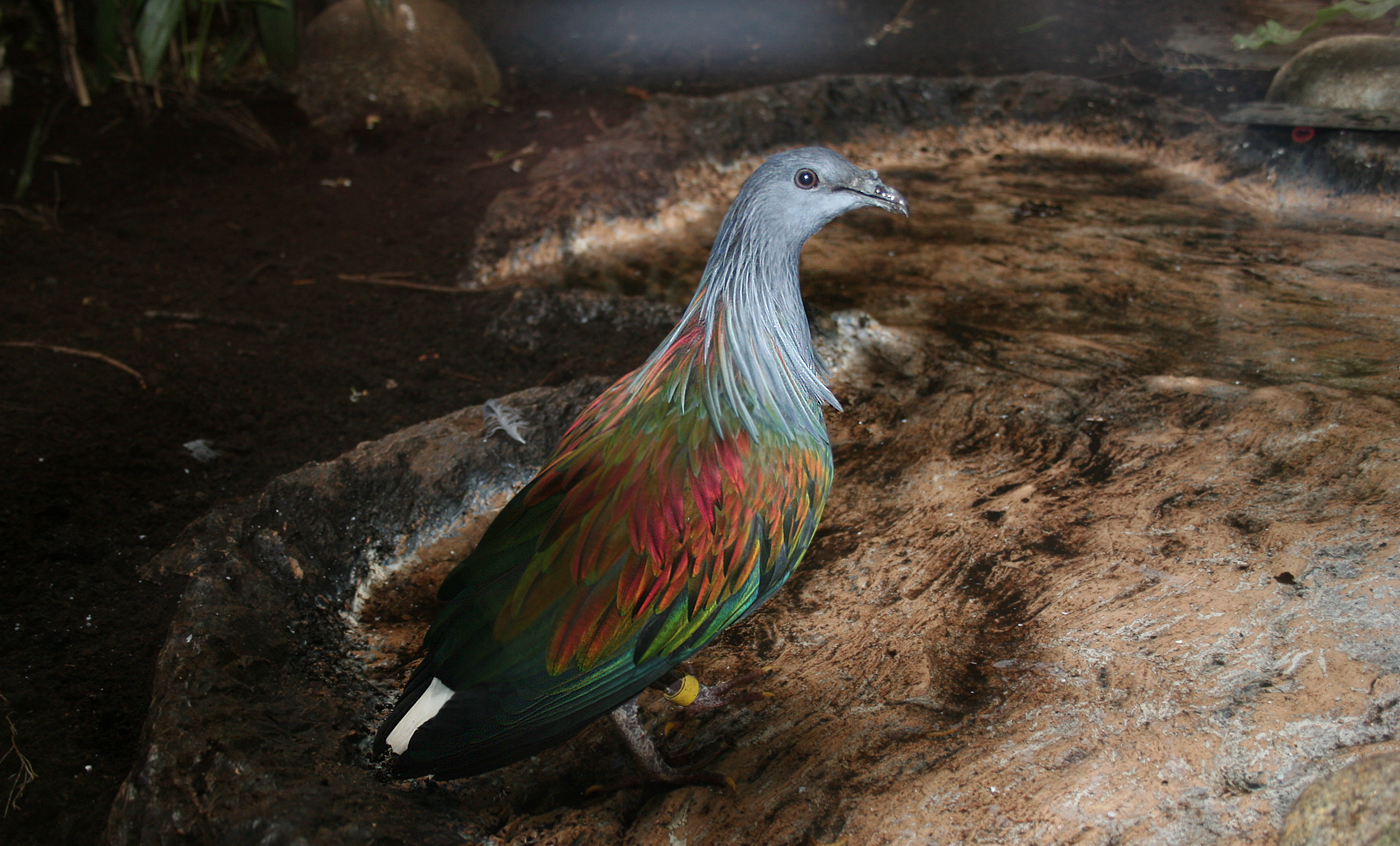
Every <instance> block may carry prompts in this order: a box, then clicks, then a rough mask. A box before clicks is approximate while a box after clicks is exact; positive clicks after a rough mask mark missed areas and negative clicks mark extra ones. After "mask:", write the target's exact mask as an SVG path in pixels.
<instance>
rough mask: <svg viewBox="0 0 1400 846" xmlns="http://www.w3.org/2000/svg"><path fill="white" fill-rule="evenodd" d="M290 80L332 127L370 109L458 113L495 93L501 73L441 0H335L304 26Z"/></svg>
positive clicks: (414, 116)
mask: <svg viewBox="0 0 1400 846" xmlns="http://www.w3.org/2000/svg"><path fill="white" fill-rule="evenodd" d="M292 88H293V90H294V91H296V93H297V96H298V100H299V102H300V104H301V107H302V109H303V110H305V111H306V113H307V114H308V115H309V116H310V117H311V120H312V122H313V123H315V124H317V125H318V126H322V127H325V128H328V129H333V130H334V129H341V128H345V127H348V126H350V125H352V124H357V123H360V122H362V121H364V120H365V119H366V118H367V117H369V116H371V115H376V116H379V117H381V118H384V117H390V116H397V117H403V118H408V119H410V120H437V119H442V118H452V117H458V116H461V115H464V114H467V113H468V112H470V111H472V110H474V109H477V108H480V107H481V106H482V105H484V104H486V103H487V102H489V101H490V100H491V98H493V97H495V96H496V93H497V92H498V91H499V90H500V88H501V75H500V71H498V70H497V69H496V63H495V61H494V60H493V59H492V58H491V54H490V52H488V51H487V49H486V45H485V44H483V43H482V42H481V39H480V38H478V37H477V35H476V33H475V32H473V31H472V29H471V27H470V26H468V25H467V22H466V21H464V20H462V18H461V16H460V15H458V14H457V13H456V12H455V11H453V10H452V8H451V7H449V6H448V5H447V4H446V3H443V2H441V0H390V2H389V3H387V4H386V5H385V6H382V7H381V6H380V5H379V4H377V3H375V2H373V0H339V2H337V3H335V4H333V5H332V6H330V7H329V8H327V9H326V10H325V11H324V12H322V13H321V14H319V15H317V16H316V18H315V19H314V20H313V21H311V23H310V24H309V25H308V26H307V27H306V35H305V38H304V40H303V43H302V48H301V61H300V66H299V67H298V69H297V72H296V76H295V77H294V78H293V80H292Z"/></svg>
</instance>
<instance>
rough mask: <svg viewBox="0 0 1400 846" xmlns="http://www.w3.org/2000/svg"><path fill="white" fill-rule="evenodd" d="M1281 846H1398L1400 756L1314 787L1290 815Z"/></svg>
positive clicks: (1375, 760)
mask: <svg viewBox="0 0 1400 846" xmlns="http://www.w3.org/2000/svg"><path fill="white" fill-rule="evenodd" d="M1279 846H1400V752H1391V753H1390V754H1387V755H1375V756H1373V757H1370V758H1366V759H1363V760H1361V761H1358V762H1356V763H1355V764H1352V765H1351V766H1349V767H1347V768H1346V769H1344V770H1341V771H1339V772H1336V773H1333V774H1332V775H1330V776H1328V777H1327V778H1324V779H1322V780H1321V781H1317V782H1314V783H1313V784H1312V785H1311V786H1309V787H1308V789H1307V790H1304V791H1303V794H1302V795H1301V796H1299V797H1298V801H1297V802H1296V803H1294V805H1293V810H1291V811H1289V812H1288V818H1287V819H1285V820H1284V822H1283V834H1282V835H1281V836H1280V837H1279Z"/></svg>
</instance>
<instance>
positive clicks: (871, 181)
mask: <svg viewBox="0 0 1400 846" xmlns="http://www.w3.org/2000/svg"><path fill="white" fill-rule="evenodd" d="M847 190H850V191H854V192H855V193H857V194H860V195H861V196H862V197H865V198H866V200H867V201H868V202H869V204H870V205H872V206H879V207H880V208H882V209H884V210H885V211H891V212H894V213H896V214H902V215H904V216H905V217H908V216H909V201H908V200H906V199H904V195H903V194H901V193H899V192H898V191H896V190H894V189H893V188H891V187H890V186H888V185H886V184H885V183H884V182H881V181H880V174H878V173H876V172H875V171H873V170H867V171H866V172H865V174H864V175H863V176H861V177H859V178H857V179H856V180H854V181H853V182H852V183H851V185H850V188H849V189H847Z"/></svg>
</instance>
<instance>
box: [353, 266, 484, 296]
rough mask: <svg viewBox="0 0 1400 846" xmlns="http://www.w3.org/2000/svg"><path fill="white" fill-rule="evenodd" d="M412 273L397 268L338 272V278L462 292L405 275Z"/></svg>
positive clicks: (446, 292)
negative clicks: (379, 270)
mask: <svg viewBox="0 0 1400 846" xmlns="http://www.w3.org/2000/svg"><path fill="white" fill-rule="evenodd" d="M412 275H413V274H411V273H404V272H402V271H397V270H386V271H384V272H383V273H337V274H336V278H337V279H339V280H340V281H342V282H363V283H364V284H366V285H389V286H391V287H394V288H412V289H414V290H416V291H441V292H442V293H444V294H460V293H462V289H461V288H454V287H453V286H451V285H429V284H428V283H426V282H410V281H408V280H407V279H405V278H404V277H406V276H412Z"/></svg>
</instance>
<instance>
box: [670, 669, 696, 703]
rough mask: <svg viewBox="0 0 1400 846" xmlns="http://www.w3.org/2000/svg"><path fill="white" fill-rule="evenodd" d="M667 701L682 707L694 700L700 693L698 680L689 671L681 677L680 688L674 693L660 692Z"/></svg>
mask: <svg viewBox="0 0 1400 846" xmlns="http://www.w3.org/2000/svg"><path fill="white" fill-rule="evenodd" d="M661 695H662V696H664V697H666V698H667V699H668V700H669V701H671V702H673V703H675V704H677V705H679V706H681V707H682V708H684V707H685V706H687V705H689V704H690V703H692V702H694V701H695V697H697V696H699V695H700V680H699V679H697V678H696V677H695V676H692V675H691V674H689V673H686V674H685V678H683V679H681V689H680V690H678V691H676V692H675V693H662V694H661Z"/></svg>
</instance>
